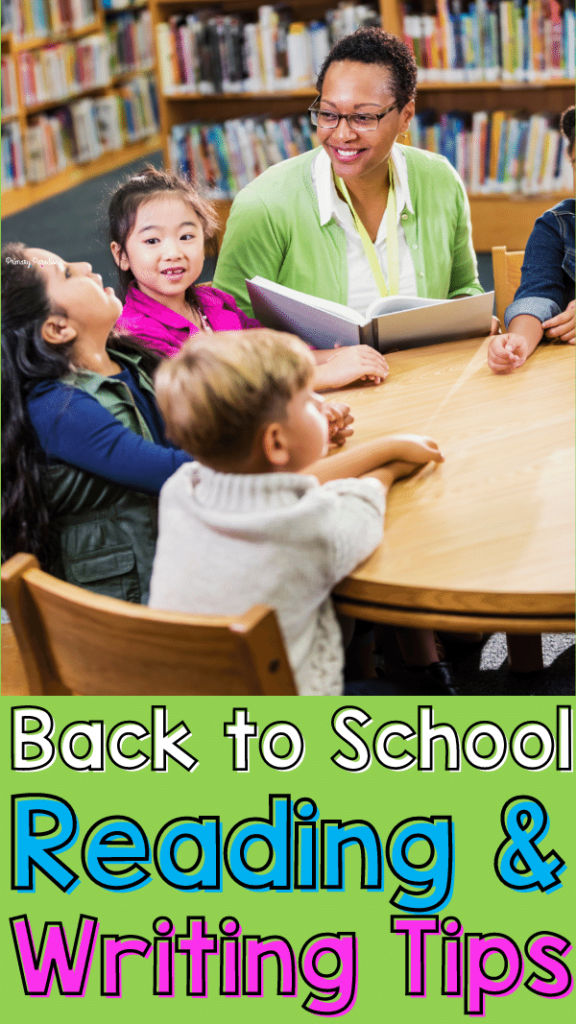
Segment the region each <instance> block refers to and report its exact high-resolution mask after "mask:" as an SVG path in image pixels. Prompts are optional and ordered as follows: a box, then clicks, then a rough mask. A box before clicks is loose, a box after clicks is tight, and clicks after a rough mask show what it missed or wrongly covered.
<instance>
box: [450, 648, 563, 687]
mask: <svg viewBox="0 0 576 1024" xmlns="http://www.w3.org/2000/svg"><path fill="white" fill-rule="evenodd" d="M459 651H460V653H459V654H458V656H454V652H451V653H452V663H453V669H454V680H455V682H456V685H457V687H458V690H459V692H460V693H461V694H462V695H463V696H472V695H475V694H486V695H490V696H501V697H505V696H511V697H513V696H518V697H524V696H533V697H542V696H551V695H552V696H560V695H563V696H570V695H573V694H574V634H572V633H558V634H554V633H546V634H545V635H544V636H543V637H542V652H543V656H544V669H543V671H541V672H532V673H528V674H524V673H522V674H521V673H515V672H510V671H509V669H508V665H507V660H506V659H507V647H506V637H505V634H504V633H494V634H493V635H492V636H491V637H489V638H488V640H487V641H486V643H485V644H484V647H483V648H482V649H481V650H475V651H470V650H469V651H468V652H467V651H466V650H465V647H464V645H461V646H460V648H459Z"/></svg>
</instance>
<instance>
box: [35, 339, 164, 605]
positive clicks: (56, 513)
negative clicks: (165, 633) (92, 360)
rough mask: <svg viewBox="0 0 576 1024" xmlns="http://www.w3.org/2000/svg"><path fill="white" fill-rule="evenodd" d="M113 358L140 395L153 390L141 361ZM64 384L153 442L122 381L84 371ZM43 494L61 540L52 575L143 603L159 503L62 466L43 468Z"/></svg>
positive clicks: (97, 591)
mask: <svg viewBox="0 0 576 1024" xmlns="http://www.w3.org/2000/svg"><path fill="white" fill-rule="evenodd" d="M110 354H111V355H112V356H113V357H114V358H117V359H119V360H120V361H121V363H122V364H123V365H128V366H129V367H130V369H132V370H133V371H134V372H135V373H136V374H137V376H138V378H139V383H140V386H141V388H142V389H143V390H147V391H151V392H153V391H154V389H153V387H152V382H151V380H150V378H149V377H148V376H147V374H146V373H144V371H143V369H142V367H141V365H140V363H141V357H140V356H138V355H137V354H134V355H133V354H129V355H127V354H126V353H124V352H123V353H122V354H121V355H120V354H119V353H115V352H111V353H110ZM62 380H63V382H64V383H65V384H69V385H71V386H72V387H75V388H80V389H81V390H82V391H85V392H86V393H87V394H89V395H92V396H93V397H94V398H95V399H96V400H97V401H98V402H99V403H100V405H102V406H104V408H105V409H107V410H108V412H110V413H111V414H112V415H113V416H115V417H116V419H117V420H120V423H122V424H123V425H124V426H125V427H128V428H129V429H130V430H133V431H134V433H135V434H139V435H140V436H141V437H145V438H146V439H147V440H149V441H152V440H153V438H152V436H151V434H150V431H149V429H148V426H147V424H146V422H145V420H144V419H143V417H142V416H141V414H140V412H139V411H138V409H137V408H136V405H135V403H134V400H133V398H132V395H131V393H130V389H129V388H128V387H127V385H126V384H124V383H123V382H122V381H120V380H117V379H115V378H114V377H102V376H101V375H100V374H98V373H91V372H89V371H86V370H80V371H77V372H71V373H69V374H67V375H66V377H63V378H62ZM45 487H46V494H47V499H48V507H49V508H50V512H51V518H52V521H53V525H54V530H55V532H56V533H57V534H58V536H59V541H60V556H59V563H58V564H57V565H56V566H55V567H54V572H55V574H56V575H57V576H60V577H61V578H62V579H65V580H68V582H69V583H75V584H76V586H79V587H85V588H86V589H87V590H92V591H94V593H96V594H106V595H108V596H109V597H118V598H121V599H122V600H124V601H133V602H134V603H136V604H145V603H146V602H147V600H148V591H149V586H150V574H151V572H152V562H153V559H154V552H155V547H156V537H157V534H158V499H157V498H156V497H155V496H153V495H149V494H142V493H139V492H138V491H134V490H129V489H127V488H123V487H120V486H119V485H118V484H114V483H111V482H110V481H108V480H104V479H103V477H98V476H94V475H92V474H91V473H87V472H85V471H84V470H82V469H77V468H76V467H74V466H69V465H67V464H66V463H64V462H60V463H55V464H54V465H52V466H49V467H48V468H47V469H46V472H45Z"/></svg>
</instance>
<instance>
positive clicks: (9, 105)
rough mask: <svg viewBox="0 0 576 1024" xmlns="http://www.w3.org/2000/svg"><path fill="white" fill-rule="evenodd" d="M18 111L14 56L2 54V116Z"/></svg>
mask: <svg viewBox="0 0 576 1024" xmlns="http://www.w3.org/2000/svg"><path fill="white" fill-rule="evenodd" d="M17 113H18V91H17V88H16V69H15V67H14V60H13V58H12V57H8V56H4V55H3V56H2V117H10V116H11V115H12V114H17Z"/></svg>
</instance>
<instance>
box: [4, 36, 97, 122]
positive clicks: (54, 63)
mask: <svg viewBox="0 0 576 1024" xmlns="http://www.w3.org/2000/svg"><path fill="white" fill-rule="evenodd" d="M18 69H19V73H20V83H21V88H22V100H23V102H24V104H25V105H26V106H33V105H34V104H36V103H46V102H51V101H52V100H59V99H67V98H68V97H69V96H72V95H74V93H78V92H83V91H85V90H86V89H94V88H99V87H101V86H105V85H108V84H109V83H110V44H109V41H108V39H107V37H106V36H105V35H104V34H103V33H95V34H94V35H89V36H85V37H83V38H82V39H78V40H75V41H74V42H72V41H70V42H64V43H56V44H55V45H54V46H46V47H43V48H42V49H39V50H25V51H24V52H23V53H19V54H18Z"/></svg>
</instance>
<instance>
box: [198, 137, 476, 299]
mask: <svg viewBox="0 0 576 1024" xmlns="http://www.w3.org/2000/svg"><path fill="white" fill-rule="evenodd" d="M400 148H401V149H402V151H403V152H404V154H405V156H406V164H407V169H408V184H409V187H410V197H411V200H412V206H413V208H414V213H413V214H412V213H409V211H408V210H407V209H405V210H404V211H403V212H402V226H403V228H404V232H405V234H406V240H407V242H408V245H409V246H410V250H411V253H412V259H413V261H414V269H415V271H416V281H417V286H418V295H421V296H423V297H426V298H432V299H446V298H449V299H454V298H456V297H457V296H458V295H476V294H480V293H481V292H482V291H483V289H482V287H481V285H480V282H479V281H478V267H477V264H476V256H475V254H474V249H473V247H472V230H471V225H470V208H469V205H468V198H467V196H466V192H465V190H464V185H463V184H462V181H461V179H460V178H459V176H458V174H457V173H456V171H455V170H454V168H453V167H452V166H451V165H450V164H449V163H448V161H447V160H446V159H445V158H444V157H442V156H436V154H434V153H427V152H425V151H424V150H421V149H413V148H412V147H411V146H401V147H400ZM317 152H318V150H314V151H312V152H310V153H304V154H303V155H302V156H297V157H293V158H292V159H291V160H285V161H284V162H283V163H280V164H276V165H275V166H274V167H270V168H269V169H268V170H267V171H265V172H264V174H262V175H260V177H258V178H256V179H255V180H254V181H252V182H250V184H249V185H247V186H246V188H244V189H242V191H241V192H240V194H239V195H238V196H237V198H236V199H235V200H234V203H233V205H232V211H231V213H230V217H229V220H228V224H227V226H226V234H225V236H224V241H223V244H222V250H221V253H220V256H219V259H218V265H217V267H216V276H215V278H214V285H215V287H216V288H221V289H222V291H225V292H228V294H229V295H232V296H233V297H234V299H235V300H236V302H237V303H238V305H239V306H240V308H241V309H243V310H244V312H246V313H248V314H249V315H250V316H253V313H252V308H251V306H250V300H249V298H248V292H247V290H246V284H245V279H246V278H248V279H249V278H251V277H255V276H256V275H257V274H259V275H260V276H261V277H265V278H267V279H268V280H270V281H276V282H277V283H279V284H284V285H287V286H288V287H289V288H296V289H297V290H298V291H301V292H307V293H308V294H309V295H317V296H318V297H320V298H323V299H332V300H333V301H335V302H341V303H343V304H344V305H347V302H348V267H347V263H346V237H345V234H344V231H343V230H342V228H340V227H338V225H337V224H336V222H335V221H334V220H333V219H332V220H330V221H329V223H328V224H325V225H324V226H323V227H322V226H321V225H320V215H319V211H318V202H317V199H316V193H315V191H314V186H313V184H312V175H311V165H312V160H313V158H314V156H315V154H316V153H317Z"/></svg>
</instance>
